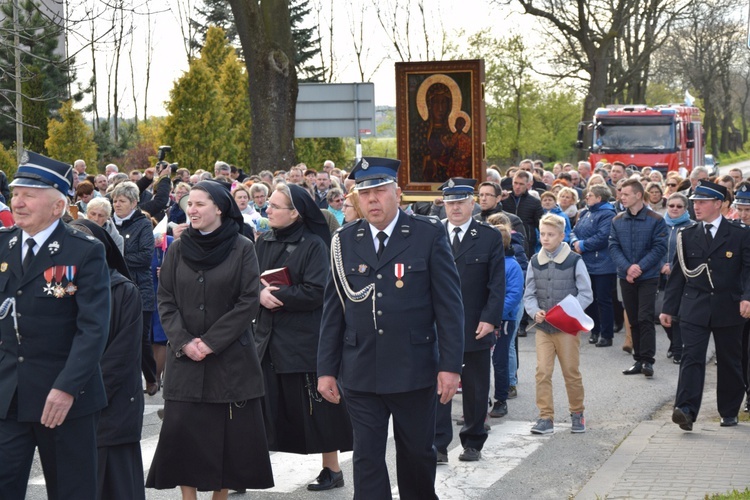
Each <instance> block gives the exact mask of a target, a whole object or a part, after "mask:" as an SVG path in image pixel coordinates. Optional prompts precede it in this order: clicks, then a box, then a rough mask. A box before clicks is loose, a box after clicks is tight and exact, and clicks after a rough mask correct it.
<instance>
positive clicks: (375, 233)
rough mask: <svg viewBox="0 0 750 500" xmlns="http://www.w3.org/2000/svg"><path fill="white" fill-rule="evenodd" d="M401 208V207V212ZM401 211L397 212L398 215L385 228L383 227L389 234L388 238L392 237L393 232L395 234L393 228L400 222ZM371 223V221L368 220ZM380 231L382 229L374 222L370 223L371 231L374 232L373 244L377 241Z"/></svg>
mask: <svg viewBox="0 0 750 500" xmlns="http://www.w3.org/2000/svg"><path fill="white" fill-rule="evenodd" d="M400 211H401V209H399V212H400ZM399 212H396V216H395V217H394V218H393V220H392V221H391V222H390V224H388V225H387V226H386V227H385V229H383V232H384V233H385V234H387V235H388V238H390V237H391V234H393V230H394V229H395V228H396V222H398V216H399ZM368 224H369V222H368ZM379 232H380V229H378V228H376V227H375V226H373V225H372V224H370V233H372V241H373V244H374V243H375V240H377V239H378V233H379ZM388 238H386V241H388Z"/></svg>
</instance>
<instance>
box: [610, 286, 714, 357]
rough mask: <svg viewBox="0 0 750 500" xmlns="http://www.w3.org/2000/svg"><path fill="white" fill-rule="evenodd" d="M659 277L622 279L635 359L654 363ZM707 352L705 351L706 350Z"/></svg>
mask: <svg viewBox="0 0 750 500" xmlns="http://www.w3.org/2000/svg"><path fill="white" fill-rule="evenodd" d="M658 284H659V279H658V278H653V279H648V280H643V281H636V282H635V283H628V281H627V280H624V279H620V287H621V288H622V303H623V305H624V306H625V312H626V313H628V319H629V320H630V333H631V335H632V337H633V359H634V360H636V361H640V362H642V363H651V364H653V363H654V361H655V359H654V356H655V355H656V326H655V325H654V316H655V314H656V287H657V285H658ZM704 352H705V351H704Z"/></svg>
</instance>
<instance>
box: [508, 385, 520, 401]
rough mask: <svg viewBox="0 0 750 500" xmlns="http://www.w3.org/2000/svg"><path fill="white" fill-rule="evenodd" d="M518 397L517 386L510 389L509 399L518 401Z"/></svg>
mask: <svg viewBox="0 0 750 500" xmlns="http://www.w3.org/2000/svg"><path fill="white" fill-rule="evenodd" d="M517 397H518V391H517V390H516V386H515V385H511V386H510V387H508V399H516V398H517Z"/></svg>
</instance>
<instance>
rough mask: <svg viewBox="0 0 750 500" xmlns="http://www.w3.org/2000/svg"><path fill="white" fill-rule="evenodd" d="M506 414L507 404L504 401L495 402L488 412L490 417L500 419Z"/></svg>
mask: <svg viewBox="0 0 750 500" xmlns="http://www.w3.org/2000/svg"><path fill="white" fill-rule="evenodd" d="M507 414H508V403H507V402H505V401H495V404H494V405H493V406H492V411H490V417H492V418H500V417H504V416H505V415H507Z"/></svg>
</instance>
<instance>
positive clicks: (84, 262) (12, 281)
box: [0, 221, 110, 429]
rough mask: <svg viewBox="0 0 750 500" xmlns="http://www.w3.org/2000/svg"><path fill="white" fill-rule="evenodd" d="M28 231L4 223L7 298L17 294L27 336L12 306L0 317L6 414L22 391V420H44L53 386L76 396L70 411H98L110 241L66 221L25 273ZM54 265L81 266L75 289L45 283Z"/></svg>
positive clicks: (1, 405) (3, 293)
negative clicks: (58, 294) (58, 292)
mask: <svg viewBox="0 0 750 500" xmlns="http://www.w3.org/2000/svg"><path fill="white" fill-rule="evenodd" d="M21 233H22V231H21V229H19V228H17V227H13V228H9V229H6V228H3V229H0V303H1V302H4V301H5V300H6V299H8V298H15V301H16V306H15V310H16V313H17V315H18V317H17V320H18V332H19V334H20V336H21V340H20V343H19V341H18V339H17V337H16V331H15V328H14V325H13V317H12V316H11V313H10V312H9V313H8V314H7V316H6V317H5V319H3V320H1V321H0V419H4V418H6V417H7V414H8V407H9V406H10V403H11V400H12V399H13V396H14V394H15V393H16V391H17V392H18V421H19V422H38V421H39V420H40V419H41V417H42V410H43V409H44V404H45V401H46V399H47V395H48V394H49V392H50V390H51V389H53V388H54V389H59V390H61V391H63V392H66V393H68V394H71V395H73V396H74V397H75V402H74V403H73V406H72V407H71V409H70V411H69V413H68V416H67V418H69V419H70V418H75V417H78V416H82V415H88V414H91V413H94V412H96V411H99V410H101V409H102V408H104V406H105V405H106V404H107V398H106V395H105V392H104V384H103V383H102V373H101V370H100V368H99V360H100V358H101V356H102V352H103V351H104V347H105V345H106V342H107V336H108V333H109V317H110V290H109V284H110V281H109V270H108V268H107V263H106V261H105V258H104V246H103V245H102V244H101V243H100V242H99V241H96V240H94V238H93V237H90V236H86V235H84V233H82V232H80V231H77V230H75V229H72V228H70V227H69V226H68V225H66V224H64V223H63V222H62V221H60V223H59V224H58V226H57V228H55V230H54V231H53V232H52V234H51V235H50V237H49V238H48V239H47V241H45V242H44V243H43V244H42V245H41V246H40V247H39V249H38V250H37V253H36V256H35V257H34V260H33V261H32V263H31V267H30V268H29V269H28V271H27V272H26V273H23V272H22V269H21V244H22V237H21ZM53 266H76V273H75V277H74V278H73V280H72V282H73V283H74V284H75V286H77V287H78V290H77V291H76V292H75V294H74V295H70V294H67V293H66V294H65V295H64V296H63V297H62V298H55V297H54V295H51V294H48V293H47V292H46V291H45V288H46V285H47V280H46V279H45V278H44V271H45V270H46V269H49V268H50V267H53ZM62 284H63V286H67V284H68V280H67V279H66V278H63V279H62ZM63 429H64V427H63Z"/></svg>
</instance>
